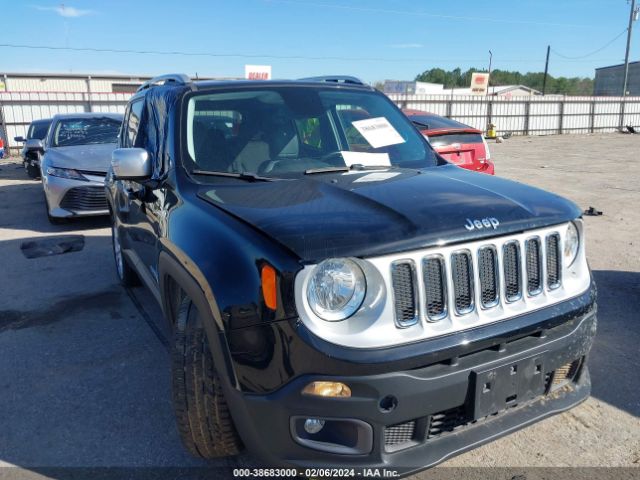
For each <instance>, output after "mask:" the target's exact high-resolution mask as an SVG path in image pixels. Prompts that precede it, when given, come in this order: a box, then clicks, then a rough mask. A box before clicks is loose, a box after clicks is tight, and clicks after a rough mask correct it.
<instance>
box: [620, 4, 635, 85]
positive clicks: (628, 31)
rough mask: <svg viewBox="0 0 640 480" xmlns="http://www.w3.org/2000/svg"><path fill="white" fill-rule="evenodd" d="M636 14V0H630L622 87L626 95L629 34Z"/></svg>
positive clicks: (631, 31) (629, 45)
mask: <svg viewBox="0 0 640 480" xmlns="http://www.w3.org/2000/svg"><path fill="white" fill-rule="evenodd" d="M637 14H638V10H636V0H631V11H630V12H629V28H628V29H627V51H626V53H625V55H624V83H623V87H622V96H623V97H626V96H627V82H628V80H629V50H630V49H631V34H632V33H633V21H634V20H635V18H636V15H637Z"/></svg>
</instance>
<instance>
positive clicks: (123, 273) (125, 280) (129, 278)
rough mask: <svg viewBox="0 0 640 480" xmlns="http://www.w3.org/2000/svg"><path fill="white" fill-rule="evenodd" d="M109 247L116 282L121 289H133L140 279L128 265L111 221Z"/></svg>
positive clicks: (114, 223)
mask: <svg viewBox="0 0 640 480" xmlns="http://www.w3.org/2000/svg"><path fill="white" fill-rule="evenodd" d="M111 245H112V251H113V260H114V261H115V264H116V274H117V275H118V280H120V284H121V285H122V286H123V287H135V286H137V285H139V284H140V279H139V278H138V275H137V274H136V272H135V270H134V269H133V268H132V267H131V266H130V265H129V262H128V261H127V258H126V257H125V256H124V254H123V253H122V245H121V243H120V235H119V233H118V229H117V227H116V222H115V220H114V219H113V218H112V220H111Z"/></svg>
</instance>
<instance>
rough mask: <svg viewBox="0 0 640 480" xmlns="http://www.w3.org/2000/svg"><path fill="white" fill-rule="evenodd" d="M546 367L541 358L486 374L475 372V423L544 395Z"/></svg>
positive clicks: (473, 413)
mask: <svg viewBox="0 0 640 480" xmlns="http://www.w3.org/2000/svg"><path fill="white" fill-rule="evenodd" d="M544 372H545V369H544V364H543V361H542V357H541V356H535V357H530V358H525V359H522V360H517V361H515V362H511V363H508V364H506V365H503V366H500V367H495V368H490V369H486V370H479V371H475V370H474V371H473V372H472V373H471V376H472V385H473V387H472V388H475V392H474V397H473V399H474V401H473V409H472V410H473V411H472V412H471V413H472V415H473V419H474V420H478V419H480V418H484V417H486V416H488V415H492V414H494V413H498V412H501V411H503V410H506V409H507V408H510V407H513V406H515V405H517V404H520V403H524V402H527V401H529V400H533V399H534V398H536V397H539V396H541V395H543V394H544V391H545V381H544V376H545V374H544Z"/></svg>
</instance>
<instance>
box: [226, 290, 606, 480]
mask: <svg viewBox="0 0 640 480" xmlns="http://www.w3.org/2000/svg"><path fill="white" fill-rule="evenodd" d="M594 300H595V287H594V288H592V289H591V291H590V292H587V294H585V295H583V296H582V297H581V298H579V299H574V300H572V301H570V302H568V305H566V308H568V309H573V310H572V311H573V312H579V313H578V314H576V315H573V316H571V315H570V314H567V313H566V312H565V313H564V314H563V318H562V320H563V321H562V322H560V323H559V324H558V323H557V322H556V324H555V325H554V324H553V319H550V318H547V323H546V325H547V327H549V328H543V329H534V330H531V333H530V334H528V335H527V334H525V333H523V332H520V333H519V334H518V335H515V336H514V337H511V338H510V339H509V338H508V337H506V336H502V337H501V338H500V340H501V341H500V342H499V343H496V344H494V345H493V346H491V347H488V348H486V347H483V348H482V349H479V350H477V351H474V350H473V349H471V350H469V349H468V348H467V349H465V350H464V353H461V354H460V355H455V354H454V355H450V356H449V358H448V359H444V360H441V361H438V362H436V363H430V364H428V365H427V366H424V367H421V368H411V369H406V370H398V371H389V372H386V373H379V374H372V375H350V374H347V372H349V369H345V370H346V371H345V374H343V375H336V374H333V373H332V374H328V373H325V372H323V371H326V370H327V369H326V368H325V367H324V366H323V365H322V364H321V363H318V364H317V371H318V372H323V373H322V374H320V373H318V374H313V373H306V374H303V375H299V376H297V377H295V378H294V379H292V380H291V381H289V382H288V383H286V384H285V385H284V386H282V387H281V388H279V389H277V390H275V391H273V392H271V393H268V394H249V393H240V392H238V391H236V392H235V393H234V394H232V396H237V398H231V399H230V402H229V403H230V404H231V407H232V413H233V417H234V421H235V423H236V426H237V428H238V431H239V433H240V435H241V437H242V439H243V441H244V442H245V444H246V445H247V447H248V449H249V450H250V451H251V452H252V453H253V454H254V455H256V456H258V457H259V458H260V459H262V460H263V461H265V462H267V463H269V464H273V465H281V466H289V467H291V466H293V467H298V468H308V467H316V468H332V467H340V468H346V467H349V468H351V467H353V468H388V469H393V470H396V471H398V472H399V473H402V474H409V473H411V472H415V471H419V470H422V469H424V468H427V467H430V466H433V465H435V464H437V463H439V462H441V461H443V460H445V459H447V458H449V457H451V456H454V455H457V454H459V453H461V452H463V451H466V450H469V449H472V448H474V447H477V446H479V445H481V444H483V443H486V442H489V441H491V440H494V439H496V438H498V437H500V436H502V435H505V434H508V433H510V432H513V431H515V430H517V429H520V428H522V427H524V426H527V425H529V424H531V423H534V422H536V421H538V420H541V419H543V418H546V417H549V416H551V415H554V414H556V413H559V412H562V411H564V410H567V409H569V408H571V407H573V406H575V405H577V404H578V403H580V402H582V401H583V400H585V399H586V398H587V397H588V396H589V392H590V386H591V384H590V378H589V371H588V367H587V362H586V360H587V356H588V352H589V350H590V348H591V345H592V343H593V338H594V335H595V331H596V324H597V320H596V307H595V301H594ZM552 311H554V310H553V309H550V310H549V312H552ZM540 313H542V315H544V312H538V314H540ZM567 318H570V320H567ZM521 320H522V319H521ZM549 321H551V323H549ZM550 325H553V326H550ZM332 360H333V359H331V358H330V357H327V363H328V364H329V363H330V362H331V361H332ZM317 380H331V381H339V382H342V383H345V384H346V385H348V386H349V387H350V389H351V391H352V396H351V397H350V398H322V397H312V396H307V395H303V394H302V393H301V391H302V389H303V388H304V387H305V385H307V384H308V383H309V382H311V381H317ZM306 419H319V420H322V421H324V427H323V429H321V430H320V432H318V433H315V434H310V433H308V432H307V431H306V430H305V429H304V422H305V420H306Z"/></svg>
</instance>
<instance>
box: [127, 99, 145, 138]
mask: <svg viewBox="0 0 640 480" xmlns="http://www.w3.org/2000/svg"><path fill="white" fill-rule="evenodd" d="M143 105H144V102H143V101H142V100H138V101H135V102H133V103H132V104H131V107H130V109H129V116H128V117H127V132H126V135H125V139H124V143H125V145H124V146H125V147H135V146H136V138H137V137H138V129H139V128H140V118H141V117H142V106H143Z"/></svg>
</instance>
